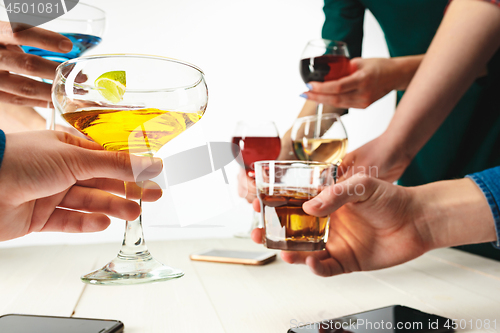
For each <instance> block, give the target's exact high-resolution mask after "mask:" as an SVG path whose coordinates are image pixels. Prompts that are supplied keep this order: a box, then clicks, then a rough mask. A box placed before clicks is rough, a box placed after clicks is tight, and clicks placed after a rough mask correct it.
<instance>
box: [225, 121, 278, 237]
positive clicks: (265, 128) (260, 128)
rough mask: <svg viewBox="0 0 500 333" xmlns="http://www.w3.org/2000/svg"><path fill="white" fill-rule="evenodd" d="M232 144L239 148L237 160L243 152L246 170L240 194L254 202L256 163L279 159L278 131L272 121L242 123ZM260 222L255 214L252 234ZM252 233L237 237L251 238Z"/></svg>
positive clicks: (241, 174) (239, 124)
mask: <svg viewBox="0 0 500 333" xmlns="http://www.w3.org/2000/svg"><path fill="white" fill-rule="evenodd" d="M232 142H233V144H235V146H236V147H238V148H239V149H238V150H236V149H235V150H233V155H234V157H235V158H236V157H237V156H238V154H239V153H240V152H241V160H240V161H242V162H243V165H242V167H243V168H244V169H245V172H244V173H243V172H241V173H240V176H239V178H238V181H239V185H238V186H239V188H238V192H239V195H240V196H241V197H246V198H247V201H249V202H252V201H253V198H254V197H255V169H254V163H255V162H258V161H263V160H274V159H276V158H278V156H279V154H280V150H281V140H280V137H279V135H278V130H277V128H276V125H275V124H274V122H272V121H240V122H238V124H237V125H236V128H235V131H234V135H233V139H232ZM258 222H259V220H258V215H256V214H255V213H254V215H253V222H252V226H251V229H250V232H251V231H252V230H253V229H254V228H255V227H257V225H258V224H259V223H258ZM250 232H247V233H244V234H238V235H237V236H241V237H250Z"/></svg>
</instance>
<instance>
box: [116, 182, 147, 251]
mask: <svg viewBox="0 0 500 333" xmlns="http://www.w3.org/2000/svg"><path fill="white" fill-rule="evenodd" d="M142 185H143V184H142V182H139V183H134V182H125V196H126V198H127V199H129V200H134V201H136V202H137V203H139V206H141V210H142V193H143V187H142ZM118 257H119V258H120V259H124V260H137V259H142V260H148V259H150V258H151V254H150V253H149V251H148V248H147V247H146V242H145V241H144V234H143V231H142V212H141V215H139V217H138V218H137V219H135V220H133V221H126V225H125V235H124V237H123V243H122V247H121V249H120V252H119V253H118Z"/></svg>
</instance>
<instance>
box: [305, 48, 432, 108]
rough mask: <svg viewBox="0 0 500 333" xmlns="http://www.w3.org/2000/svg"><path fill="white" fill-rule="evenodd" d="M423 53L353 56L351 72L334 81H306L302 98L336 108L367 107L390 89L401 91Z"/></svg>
mask: <svg viewBox="0 0 500 333" xmlns="http://www.w3.org/2000/svg"><path fill="white" fill-rule="evenodd" d="M422 57H423V56H420V55H419V56H410V57H399V58H389V59H386V58H366V59H364V58H354V59H352V60H351V61H350V66H351V74H350V75H349V76H346V77H343V78H341V79H338V80H333V81H326V82H309V88H310V90H309V91H308V92H305V93H304V97H306V98H307V99H309V100H312V101H315V102H317V103H323V104H327V105H332V106H335V107H337V108H344V109H347V108H360V109H364V108H367V107H368V106H369V105H370V104H372V103H373V102H375V101H377V100H379V99H380V98H382V97H384V96H385V95H387V94H388V93H389V92H391V91H392V90H404V89H406V87H407V86H408V84H409V82H410V81H411V79H412V77H413V75H414V74H415V71H416V70H417V68H418V65H419V64H420V61H421V60H422Z"/></svg>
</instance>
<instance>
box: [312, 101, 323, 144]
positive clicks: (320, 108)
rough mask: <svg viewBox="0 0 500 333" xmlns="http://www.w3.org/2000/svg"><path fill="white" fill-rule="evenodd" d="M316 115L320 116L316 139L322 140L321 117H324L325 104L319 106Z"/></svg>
mask: <svg viewBox="0 0 500 333" xmlns="http://www.w3.org/2000/svg"><path fill="white" fill-rule="evenodd" d="M316 115H317V116H318V118H317V119H318V121H316V128H315V129H314V137H315V138H320V137H321V115H323V104H321V103H318V106H317V108H316Z"/></svg>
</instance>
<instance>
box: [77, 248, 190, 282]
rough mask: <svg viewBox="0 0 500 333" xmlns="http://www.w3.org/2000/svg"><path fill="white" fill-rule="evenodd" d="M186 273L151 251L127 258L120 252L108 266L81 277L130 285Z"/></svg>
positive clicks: (94, 280) (90, 280) (88, 280)
mask: <svg viewBox="0 0 500 333" xmlns="http://www.w3.org/2000/svg"><path fill="white" fill-rule="evenodd" d="M183 275H184V272H182V271H181V270H180V269H176V268H172V267H169V266H166V265H164V264H162V263H161V262H159V261H157V260H156V259H154V258H153V257H152V256H151V254H149V252H148V253H147V254H143V255H142V256H141V257H134V258H127V257H124V256H121V255H120V254H119V255H118V256H117V257H116V258H115V259H113V260H112V261H110V262H109V263H108V264H107V265H106V266H104V267H103V268H101V269H98V270H96V271H93V272H90V273H88V274H85V275H83V276H82V277H81V279H82V281H83V282H84V283H88V284H94V285H130V284H142V283H152V282H160V281H167V280H171V279H176V278H180V277H181V276H183Z"/></svg>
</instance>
